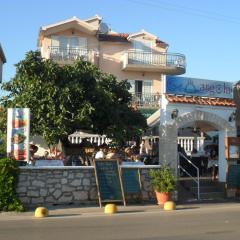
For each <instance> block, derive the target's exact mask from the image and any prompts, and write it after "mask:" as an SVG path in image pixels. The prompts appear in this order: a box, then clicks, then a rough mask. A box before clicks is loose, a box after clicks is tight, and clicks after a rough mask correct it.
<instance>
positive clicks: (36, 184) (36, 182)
mask: <svg viewBox="0 0 240 240" xmlns="http://www.w3.org/2000/svg"><path fill="white" fill-rule="evenodd" d="M32 186H36V187H44V186H45V183H44V182H42V181H39V180H34V181H32Z"/></svg>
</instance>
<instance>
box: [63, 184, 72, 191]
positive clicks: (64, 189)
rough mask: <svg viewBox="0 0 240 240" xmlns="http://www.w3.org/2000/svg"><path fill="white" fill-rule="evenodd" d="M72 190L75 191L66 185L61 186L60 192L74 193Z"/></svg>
mask: <svg viewBox="0 0 240 240" xmlns="http://www.w3.org/2000/svg"><path fill="white" fill-rule="evenodd" d="M74 190H75V187H70V186H68V185H64V186H62V191H63V192H72V191H74Z"/></svg>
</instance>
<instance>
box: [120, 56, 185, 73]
mask: <svg viewBox="0 0 240 240" xmlns="http://www.w3.org/2000/svg"><path fill="white" fill-rule="evenodd" d="M122 69H123V70H124V71H143V72H160V73H163V74H168V75H179V74H184V73H185V71H186V60H185V56H184V55H182V54H177V53H151V52H141V51H128V52H126V53H125V54H124V56H123V68H122Z"/></svg>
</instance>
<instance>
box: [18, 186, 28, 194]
mask: <svg viewBox="0 0 240 240" xmlns="http://www.w3.org/2000/svg"><path fill="white" fill-rule="evenodd" d="M16 192H17V193H26V192H27V187H18V188H17V189H16Z"/></svg>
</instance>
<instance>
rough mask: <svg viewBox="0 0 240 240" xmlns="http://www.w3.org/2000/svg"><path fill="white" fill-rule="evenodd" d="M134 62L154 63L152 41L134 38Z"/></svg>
mask: <svg viewBox="0 0 240 240" xmlns="http://www.w3.org/2000/svg"><path fill="white" fill-rule="evenodd" d="M133 50H134V61H135V62H134V63H135V64H151V63H152V41H149V40H134V41H133Z"/></svg>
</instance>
